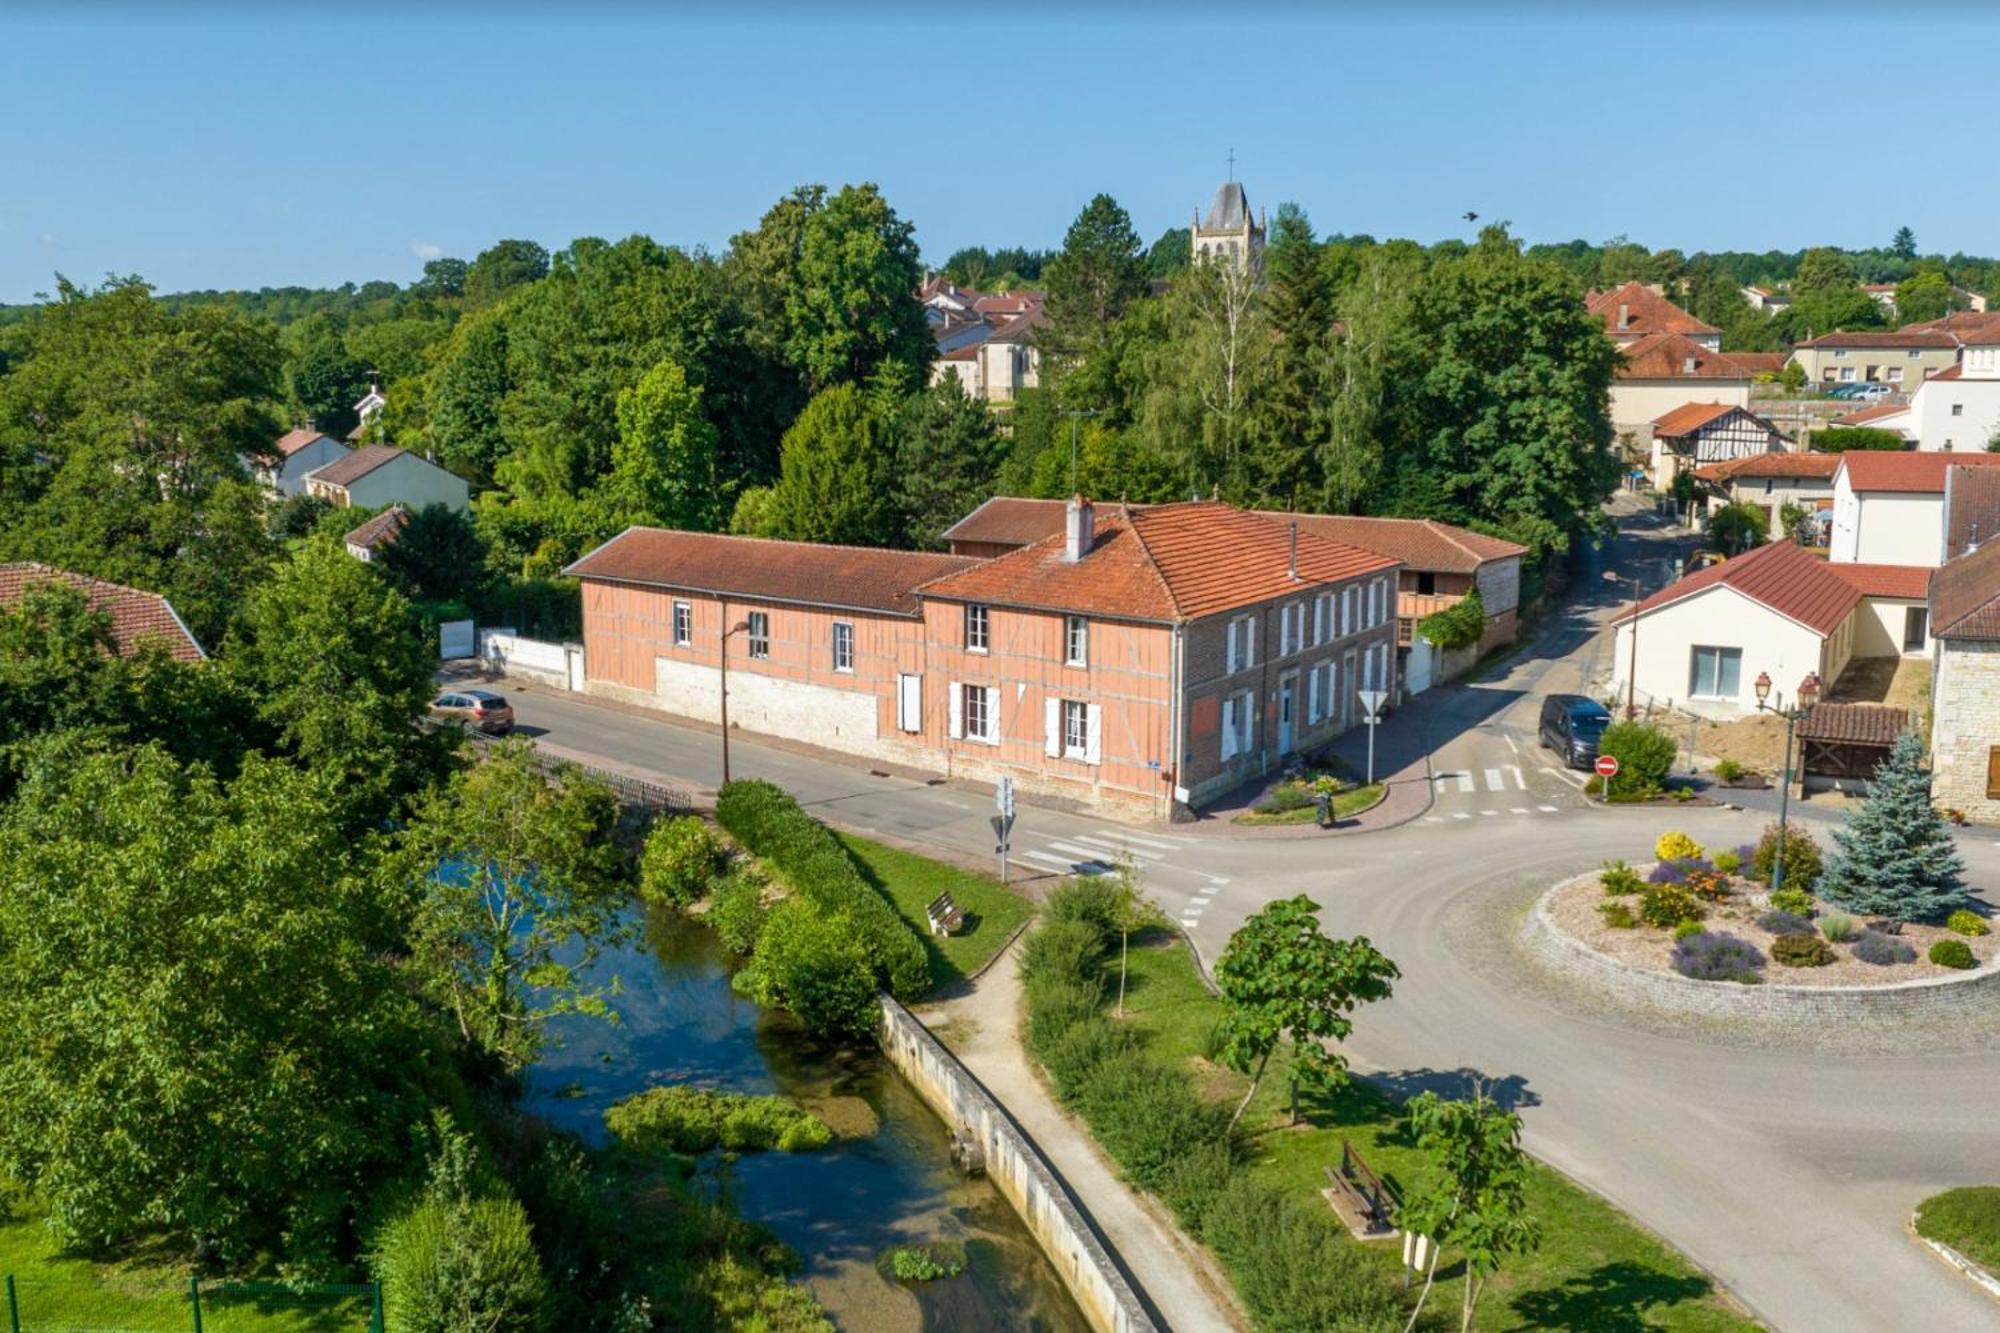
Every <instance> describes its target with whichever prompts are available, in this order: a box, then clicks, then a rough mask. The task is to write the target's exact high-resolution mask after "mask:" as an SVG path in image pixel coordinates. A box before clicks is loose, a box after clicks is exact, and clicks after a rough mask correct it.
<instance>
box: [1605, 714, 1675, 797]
mask: <svg viewBox="0 0 2000 1333" xmlns="http://www.w3.org/2000/svg"><path fill="white" fill-rule="evenodd" d="M1597 752H1598V753H1599V754H1608V755H1610V756H1611V757H1612V758H1614V759H1616V760H1617V761H1618V776H1617V777H1615V778H1613V779H1611V791H1610V795H1612V796H1614V797H1615V796H1638V795H1642V794H1645V793H1650V792H1654V791H1658V790H1659V789H1660V788H1661V787H1664V786H1665V785H1666V782H1667V775H1668V774H1669V773H1671V772H1672V771H1673V767H1674V756H1675V755H1677V754H1679V753H1680V747H1679V746H1678V745H1677V744H1675V742H1674V738H1673V737H1672V736H1671V735H1669V734H1668V733H1667V732H1665V731H1662V730H1661V729H1660V728H1658V727H1656V726H1653V725H1652V724H1651V723H1647V722H1614V723H1612V724H1611V725H1610V726H1608V727H1606V728H1605V729H1604V735H1603V736H1602V737H1601V738H1600V739H1599V740H1598V742H1597Z"/></svg>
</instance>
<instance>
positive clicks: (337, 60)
mask: <svg viewBox="0 0 2000 1333" xmlns="http://www.w3.org/2000/svg"><path fill="white" fill-rule="evenodd" d="M556 8H557V7H556V6H549V7H547V8H546V9H544V8H537V9H535V10H528V9H503V10H501V11H500V12H499V15H498V16H497V17H493V16H486V15H482V14H480V13H477V12H475V11H474V10H472V9H470V8H443V9H436V10H425V11H416V12H417V13H418V15H419V16H418V17H411V16H410V15H411V13H412V12H413V11H410V10H396V11H392V10H388V9H373V8H363V9H361V10H359V11H358V12H349V13H347V14H345V15H341V14H336V13H335V12H334V11H333V9H332V6H330V5H329V6H326V7H324V8H323V9H320V8H306V7H285V6H272V7H255V6H251V5H247V4H245V5H241V6H234V7H223V8H215V9H189V10H184V11H181V12H179V13H176V14H174V15H172V16H169V17H160V16H157V15H152V14H148V13H145V12H142V11H138V10H121V9H115V8H112V9H88V8H87V9H85V10H83V11H82V12H81V13H63V12H58V11H56V10H53V9H46V10H36V9H30V10H11V11H9V10H0V124H4V125H5V126H6V127H7V129H6V131H5V132H4V133H0V182H4V184H0V301H19V300H25V299H28V298H29V297H30V296H31V295H32V294H33V293H35V292H37V291H45V290H48V289H49V288H50V287H51V286H52V285H53V275H54V274H55V273H56V272H57V271H61V272H63V273H65V274H67V275H68V276H70V277H71V278H72V279H77V280H89V281H94V280H96V279H97V278H99V277H101V276H102V275H103V274H105V273H107V272H119V273H129V272H136V273H139V274H142V275H144V276H145V277H147V278H148V279H150V280H152V281H153V282H155V283H156V284H157V285H159V286H160V287H162V288H163V289H168V290H175V289H185V288H194V287H226V286H246V287H255V286H261V285H266V284H270V285H284V284H290V283H300V284H309V285H318V284H326V283H337V282H341V281H345V280H349V279H352V280H356V281H361V280H366V279H370V278H389V279H393V280H396V281H408V280H410V279H411V278H413V277H415V276H416V275H417V273H418V271H419V269H420V268H421V264H422V257H423V256H426V255H430V254H436V253H444V254H455V255H460V256H463V257H467V258H469V257H470V256H471V255H472V254H474V253H476V252H477V251H478V250H479V249H481V248H482V247H484V246H486V245H488V244H490V243H491V242H492V241H493V240H495V239H496V238H499V237H502V236H526V237H530V238H532V239H535V240H538V241H541V242H542V243H543V244H545V245H547V246H549V247H550V248H551V249H555V248H558V247H560V246H561V245H563V244H564V243H566V242H567V241H569V240H570V239H571V238H573V237H575V236H579V235H598V236H604V237H609V238H616V237H619V236H623V235H626V234H628V233H630V232H634V231H643V232H646V233H649V234H650V235H652V236H654V237H656V238H658V239H660V240H662V241H664V242H669V243H677V244H683V245H689V246H693V245H707V246H709V247H711V248H714V249H720V248H721V247H722V246H723V245H724V244H725V243H726V242H727V240H728V237H729V236H730V234H731V233H733V232H735V231H737V230H740V229H742V228H744V227H746V226H749V225H752V224H754V222H755V221H756V219H757V217H758V215H759V214H760V213H761V212H762V211H763V210H764V209H765V207H767V206H768V205H769V204H770V202H771V201H772V200H773V199H775V198H776V197H777V196H778V195H779V194H781V193H783V192H784V191H785V190H786V189H788V188H790V187H791V186H792V185H794V184H797V183H799V182H802V181H824V182H829V183H833V184H839V183H842V182H847V181H859V180H873V181H877V182H879V183H880V184H881V185H882V187H883V189H884V190H885V192H886V193H887V195H888V197H889V200H890V202H891V203H892V204H893V205H894V206H895V207H896V209H897V210H898V211H899V212H900V213H902V214H903V215H904V216H905V217H907V218H909V219H911V220H912V221H913V222H915V224H916V226H917V234H918V239H919V241H920V243H921V244H922V246H923V248H924V252H925V254H926V256H927V257H929V258H932V259H935V260H942V259H943V258H944V256H945V255H946V254H948V253H949V252H950V251H951V250H953V249H955V248H956V247H958V246H960V245H965V244H975V243H983V244H991V245H1001V244H1025V245H1055V244H1058V243H1059V242H1060V241H1061V238H1062V233H1063V229H1064V227H1065V226H1066V225H1067V224H1068V222H1069V220H1070V219H1071V218H1072V217H1073V216H1074V215H1075V213H1076V211H1077V209H1078V208H1079V207H1080V206H1081V205H1082V204H1083V203H1084V202H1085V200H1087V199H1088V198H1089V196H1090V195H1091V194H1092V193H1094V192H1096V191H1098V190H1108V191H1109V192H1111V193H1112V194H1113V195H1115V196H1116V197H1117V198H1118V199H1119V201H1120V202H1121V203H1123V204H1124V205H1125V206H1126V207H1127V208H1128V209H1129V210H1130V211H1131V213H1132V215H1133V218H1134V221H1135V223H1136V224H1137V226H1138V228H1139V230H1140V232H1141V233H1142V235H1144V236H1145V237H1146V238H1147V239H1148V240H1151V239H1152V238H1153V237H1154V236H1156V235H1158V234H1159V233H1160V232H1161V231H1163V230H1165V229H1166V228H1168V227H1170V226H1175V225H1185V223H1186V222H1187V219H1188V215H1189V213H1190V211H1191V210H1192V209H1194V208H1195V207H1196V206H1197V205H1200V204H1203V203H1205V202H1206V200H1207V199H1208V197H1209V195H1210V193H1211V192H1212V191H1213V189H1214V187H1215V185H1216V184H1217V182H1218V181H1219V180H1221V179H1222V177H1223V175H1224V174H1225V170H1226V164H1225V154H1226V153H1227V152H1228V151H1229V149H1231V148H1232V147H1233V148H1234V149H1235V151H1236V155H1237V172H1238V174H1239V176H1240V177H1241V178H1242V179H1243V180H1244V182H1245V183H1246V188H1247V189H1248V191H1249V193H1250V197H1251V200H1252V202H1253V203H1255V204H1260V205H1266V206H1269V207H1273V208H1274V207H1275V206H1276V205H1277V204H1278V203H1279V202H1280V201H1282V200H1287V199H1291V200H1296V201H1298V202H1300V203H1301V204H1303V205H1305V207H1306V208H1307V210H1308V212H1309V213H1310V214H1311V217H1312V219H1313V221H1314V223H1315V224H1316V225H1317V226H1318V227H1319V228H1320V229H1321V230H1322V231H1343V232H1364V231H1365V232H1369V233H1372V234H1374V235H1377V236H1412V237H1415V238H1417V239H1420V240H1424V241H1430V240H1435V239H1437V238H1439V237H1441V236H1446V235H1452V234H1465V232H1466V230H1467V224H1465V223H1463V222H1462V221H1460V219H1459V215H1460V214H1462V213H1463V212H1465V211H1466V210H1467V209H1475V210H1477V211H1478V212H1479V213H1480V214H1481V215H1482V217H1484V218H1493V219H1507V220H1509V221H1511V222H1512V223H1513V226H1514V230H1515V232H1516V233H1517V234H1519V235H1522V236H1525V237H1527V238H1529V239H1531V240H1565V239H1568V238H1571V237H1576V236H1582V237H1585V238H1588V239H1591V240H1602V239H1605V238H1607V237H1611V236H1615V235H1619V234H1625V235H1629V236H1631V237H1633V238H1634V239H1637V240H1641V241H1644V242H1646V243H1647V244H1650V245H1653V246H1656V247H1657V246H1667V245H1674V246H1679V247H1680V248H1681V249H1683V250H1686V251H1689V252H1692V251H1694V250H1697V249H1703V248H1710V249H1720V248H1754V249H1766V248H1783V249H1792V248H1797V247H1799V246H1802V245H1807V244H1814V243H1822V242H1827V243H1837V244H1849V245H1860V244H1871V243H1881V242H1884V241H1886V240H1887V238H1888V236H1889V235H1890V233H1891V232H1892V231H1893V230H1894V229H1895V228H1896V227H1897V226H1899V225H1901V224H1904V223H1907V224H1909V225H1910V226H1911V227H1913V228H1915V230H1916V232H1917V236H1918V240H1919V243H1920V244H1921V245H1922V246H1923V247H1924V248H1925V249H1926V250H1931V249H1938V250H1942V251H1945V252H1947V253H1949V252H1950V251H1952V250H1956V249H1964V250H1966V251H1969V252H1973V253H1986V254H1992V253H1995V252H2000V235H1996V228H1995V225H1994V219H1996V218H2000V172H1996V171H1995V170H1993V164H1992V161H1991V159H1990V157H1985V156H1982V155H1981V154H1979V153H1977V152H1975V151H1973V150H1971V149H1970V148H1969V146H1968V143H1967V141H1966V140H1965V139H1963V138H1962V136H1961V134H1960V130H1959V127H1960V124H1961V121H1960V117H1961V115H1964V116H1965V117H1966V122H1965V123H1970V124H1972V125H1975V126H1981V127H1984V126H1987V125H1990V123H1991V98H1990V95H1989V94H1988V91H1987V89H1986V87H1985V84H1984V81H1983V80H1982V79H1980V78H1978V77H1975V75H1974V73H1973V71H1974V70H1975V69H1976V68H1978V66H1979V61H1980V60H1981V59H1983V56H1982V55H1980V54H1978V53H1985V52H1991V51H1992V50H1993V49H1994V38H1995V36H1996V31H1995V29H1996V27H2000V24H1996V23H1995V22H1994V21H1993V20H1991V19H1989V18H1987V17H1986V16H1984V15H1983V14H1980V13H1979V12H1977V11H1974V10H1970V9H1951V8H1945V9H1939V10H1927V11H1926V12H1925V15H1924V16H1923V18H1922V19H1921V22H1923V23H1927V24H1930V25H1932V33H1931V34H1926V32H1925V30H1924V29H1922V28H1919V27H1918V26H1917V25H1918V23H1919V22H1920V20H1919V19H1918V18H1917V16H1914V15H1911V16H1904V17H1900V18H1897V19H1895V20H1894V21H1893V23H1890V22H1888V21H1887V20H1885V19H1883V18H1881V17H1879V16H1878V17H1876V18H1873V19H1871V18H1869V17H1868V16H1867V13H1866V11H1860V10H1856V11H1840V10H1831V11H1830V10H1826V9H1823V8H1818V9H1810V10H1808V9H1784V8H1780V9H1769V8H1760V7H1758V6H1755V5H1751V4H1741V5H1735V6H1726V7H1725V6H1717V5H1710V4H1682V5H1678V6H1657V5H1655V6H1636V5H1627V6H1620V7H1618V8H1617V9H1603V10H1588V9H1582V8H1563V7H1542V8H1528V9H1526V10H1519V11H1514V12H1511V14H1503V13H1501V12H1500V11H1501V10H1502V9H1503V6H1501V5H1499V4H1495V5H1492V6H1481V7H1447V8H1441V9H1431V10H1422V11H1418V12H1416V13H1414V14H1405V13H1403V12H1402V11H1400V10H1396V9H1389V8H1386V7H1385V8H1380V9H1340V10H1332V11H1323V10H1312V9H1307V8H1303V7H1298V6H1289V7H1279V8H1267V9H1262V10H1259V9H1257V8H1255V7H1234V6H1233V7H1232V8H1236V9H1238V10H1239V11H1240V14H1241V16H1240V17H1239V18H1237V19H1235V20H1233V21H1231V22H1227V23H1222V22H1211V21H1208V20H1206V19H1204V18H1203V17H1202V14H1203V13H1204V12H1213V11H1202V10H1196V9H1191V8H1175V7H1171V6H1170V7H1166V8H1147V7H1140V6H1137V5H1133V6H1120V7H1113V8H1095V9H1092V8H1085V9H1082V10H1080V11H1079V10H1063V9H1057V8H1051V7H1045V6H1042V5H1038V4H1018V5H1014V6H1008V5H991V4H980V5H962V6H957V5H955V6H926V7H923V8H917V7H901V8H887V9H884V8H879V7H878V8H870V7H854V8H851V9H841V8H839V7H837V6H834V5H825V6H819V7H804V6H800V7H780V8H762V9H759V8H757V7H754V6H742V7H739V10H738V11H735V12H731V11H725V10H721V9H697V10H684V11H673V12H667V13H662V12H659V11H656V10H652V9H645V8H640V7H636V6H631V7H622V8H608V9H600V10H595V11H587V12H585V13H584V15H583V16H582V17H565V18H560V19H557V18H551V17H548V15H549V14H551V13H553V12H554V10H555V9H556ZM1218 8H1219V6H1218ZM1638 9H1644V10H1647V11H1649V12H1648V13H1646V14H1644V15H1639V16H1636V17H1627V16H1625V13H1623V12H1622V11H1630V10H1638ZM1662 10H1670V11H1671V12H1672V13H1673V14H1674V15H1676V17H1672V18H1660V17H1657V14H1658V12H1659V11H1662ZM959 14H963V15H966V16H967V17H962V18H959V17H950V16H951V15H959ZM1877 42H1880V43H1883V44H1884V45H1883V46H1882V48H1881V50H1879V51H1872V53H1871V48H1872V46H1873V44H1874V43H1877ZM1934 42H1935V43H1945V44H1946V45H1947V46H1948V47H1949V48H1950V49H1956V50H1958V51H1962V52H1965V53H1967V54H1968V56H1969V57H1970V59H1971V60H1972V62H1973V63H1972V64H1971V65H1969V66H1964V67H1957V66H1956V65H1955V62H1954V61H1952V60H1950V59H1948V58H1946V57H1945V56H1944V55H1943V54H1942V51H1943V50H1944V49H1945V48H1944V47H1940V48H1939V51H1940V54H1939V56H1938V60H1937V62H1935V63H1930V62H1926V67H1927V68H1929V69H1931V71H1932V73H1931V74H1930V75H1927V76H1926V77H1925V79H1924V86H1923V87H1922V88H1921V89H1919V88H1916V87H1912V86H1901V87H1899V86H1897V85H1896V84H1895V81H1894V79H1893V69H1894V68H1895V61H1894V60H1893V59H1888V58H1885V57H1884V55H1883V53H1884V52H1890V53H1893V50H1894V49H1895V48H1896V47H1900V46H1903V45H1904V44H1905V43H1916V44H1918V45H1925V46H1928V45H1931V44H1933V43H1934ZM1954 68H1960V72H1959V73H1957V74H1954V73H1953V72H1952V71H1953V69H1954ZM1857 101H1860V102H1862V103H1865V104H1867V105H1870V106H1873V107H1874V108H1876V109H1877V110H1878V111H1883V110H1884V109H1885V108H1886V111H1884V119H1883V120H1882V121H1880V122H1879V123H1881V124H1883V125H1884V126H1885V128H1887V129H1888V130H1889V135H1888V137H1884V138H1881V139H1879V140H1873V141H1855V140H1852V139H1847V138H1844V137H1842V136H1843V135H1845V134H1846V133H1847V132H1848V129H1849V127H1851V126H1852V125H1853V124H1855V122H1854V121H1852V120H1851V119H1850V117H1849V111H1848V108H1851V107H1852V106H1853V104H1854V103H1855V102H1857Z"/></svg>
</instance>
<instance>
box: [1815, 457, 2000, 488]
mask: <svg viewBox="0 0 2000 1333" xmlns="http://www.w3.org/2000/svg"><path fill="white" fill-rule="evenodd" d="M1996 465H2000V454H1957V453H1942V452H1939V451H1935V450H1932V451H1924V452H1913V451H1907V450H1876V449H1850V450H1848V451H1847V452H1846V453H1844V454H1842V455H1841V456H1840V471H1841V472H1844V473H1846V474H1847V485H1848V487H1849V489H1851V490H1857V491H1889V492H1894V493H1902V494H1911V495H1929V494H1937V495H1942V494H1943V493H1944V474H1945V469H1947V468H1954V467H1993V466H1996ZM1839 475H1840V474H1839V473H1836V474H1835V477H1836V479H1837V478H1838V476H1839Z"/></svg>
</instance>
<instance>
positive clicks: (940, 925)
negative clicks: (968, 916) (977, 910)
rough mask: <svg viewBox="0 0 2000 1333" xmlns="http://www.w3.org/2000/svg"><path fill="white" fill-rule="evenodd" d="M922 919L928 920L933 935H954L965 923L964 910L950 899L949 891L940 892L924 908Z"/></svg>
mask: <svg viewBox="0 0 2000 1333" xmlns="http://www.w3.org/2000/svg"><path fill="white" fill-rule="evenodd" d="M924 919H925V920H926V921H928V922H930V926H931V934H933V935H956V934H957V933H958V932H959V928H960V927H962V926H963V925H965V912H964V911H963V910H962V909H961V908H960V907H959V905H958V904H957V903H955V902H953V901H952V900H951V895H950V894H949V893H940V894H939V895H938V896H937V897H935V898H933V899H931V901H930V905H929V906H927V907H925V908H924Z"/></svg>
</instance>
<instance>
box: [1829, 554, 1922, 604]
mask: <svg viewBox="0 0 2000 1333" xmlns="http://www.w3.org/2000/svg"><path fill="white" fill-rule="evenodd" d="M1827 568H1828V569H1830V570H1832V571H1833V572H1834V573H1836V574H1838V575H1840V577H1842V578H1844V579H1846V580H1847V581H1848V582H1849V583H1850V584H1852V585H1853V586H1854V591H1856V592H1858V593H1860V594H1861V595H1862V596H1863V597H1907V598H1912V599H1914V600H1916V601H1922V600H1923V599H1924V597H1925V595H1926V593H1927V590H1928V589H1929V587H1930V581H1931V571H1930V567H1929V566H1928V565H1865V564H1858V563H1850V562H1847V561H1839V560H1836V561H1829V562H1828V563H1827Z"/></svg>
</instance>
